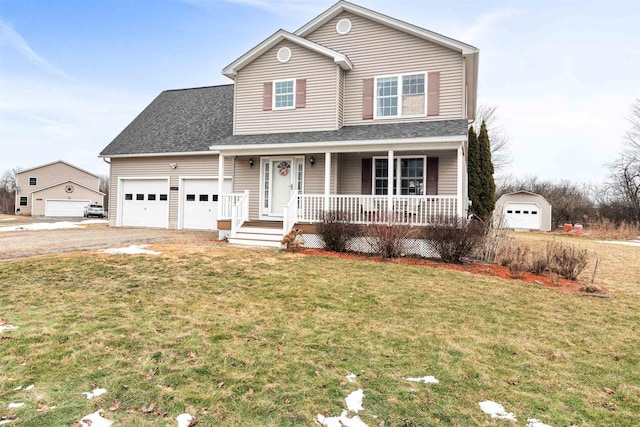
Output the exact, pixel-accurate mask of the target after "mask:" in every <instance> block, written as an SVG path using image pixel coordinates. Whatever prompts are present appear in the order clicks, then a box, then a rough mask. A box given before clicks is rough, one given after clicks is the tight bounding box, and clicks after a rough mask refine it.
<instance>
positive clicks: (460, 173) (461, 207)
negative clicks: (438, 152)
mask: <svg viewBox="0 0 640 427" xmlns="http://www.w3.org/2000/svg"><path fill="white" fill-rule="evenodd" d="M463 174H464V159H463V157H462V146H460V147H458V177H457V178H458V182H457V194H458V209H456V215H458V217H459V218H462V217H463V211H464V203H463V200H462V197H463V194H462V183H463V181H464V176H463Z"/></svg>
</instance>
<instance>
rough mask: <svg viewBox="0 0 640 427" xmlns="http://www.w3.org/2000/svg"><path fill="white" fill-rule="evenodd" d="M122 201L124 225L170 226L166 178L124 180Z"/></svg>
mask: <svg viewBox="0 0 640 427" xmlns="http://www.w3.org/2000/svg"><path fill="white" fill-rule="evenodd" d="M121 202H122V225H123V226H130V227H153V228H167V227H168V225H169V193H168V185H167V181H166V180H163V179H157V180H152V179H150V180H144V179H141V180H123V182H122V201H121Z"/></svg>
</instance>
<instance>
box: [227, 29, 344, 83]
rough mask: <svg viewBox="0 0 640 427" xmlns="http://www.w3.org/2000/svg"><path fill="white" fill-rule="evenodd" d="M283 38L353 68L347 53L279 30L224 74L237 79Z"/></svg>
mask: <svg viewBox="0 0 640 427" xmlns="http://www.w3.org/2000/svg"><path fill="white" fill-rule="evenodd" d="M283 40H286V41H288V42H291V43H294V44H296V45H298V46H301V47H304V48H306V49H309V50H311V51H313V52H316V53H319V54H321V55H324V56H326V57H329V58H331V59H333V62H334V63H336V64H337V65H338V66H340V68H342V69H343V70H351V69H353V64H352V63H351V61H350V60H349V58H347V56H346V55H343V54H341V53H340V52H336V51H335V50H332V49H329V48H327V47H324V46H322V45H319V44H318V43H314V42H312V41H309V40H306V39H304V38H302V37H298V36H296V35H294V34H291V33H289V32H288V31H285V30H278V31H277V32H276V33H275V34H273V35H272V36H271V37H269V38H267V39H266V40H264V41H263V42H262V43H260V44H259V45H257V46H256V47H254V48H253V49H251V50H250V51H249V52H247V53H245V54H244V55H242V56H241V57H240V58H238V59H236V60H235V61H233V62H232V63H231V64H229V65H227V66H226V67H225V68H224V69H223V70H222V74H223V75H225V76H227V77H229V78H230V79H232V80H235V77H236V75H237V74H238V71H240V70H241V69H242V68H244V67H246V66H247V65H249V64H250V63H251V62H253V61H254V60H255V59H257V58H258V57H260V56H261V55H262V54H264V53H265V52H267V51H268V50H269V49H271V48H273V47H274V46H275V45H277V44H278V43H280V42H281V41H283Z"/></svg>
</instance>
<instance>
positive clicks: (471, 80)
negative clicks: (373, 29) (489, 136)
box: [294, 1, 479, 119]
mask: <svg viewBox="0 0 640 427" xmlns="http://www.w3.org/2000/svg"><path fill="white" fill-rule="evenodd" d="M342 12H349V13H352V14H354V15H358V16H362V17H364V18H367V19H370V20H372V21H374V22H377V23H379V24H382V25H386V26H389V27H391V28H394V29H396V30H398V31H402V32H405V33H408V34H411V35H413V36H416V37H419V38H422V39H424V40H427V41H430V42H432V43H435V44H437V45H440V46H443V47H446V48H449V49H452V50H454V51H456V52H460V53H461V54H462V56H463V58H464V59H465V80H466V83H467V87H466V88H465V90H466V93H467V117H469V118H470V119H475V116H476V106H477V91H478V89H477V87H478V61H479V50H478V48H477V47H474V46H471V45H470V44H467V43H463V42H461V41H458V40H455V39H452V38H451V37H447V36H444V35H442V34H438V33H436V32H433V31H429V30H427V29H424V28H421V27H418V26H416V25H413V24H410V23H408V22H404V21H401V20H399V19H395V18H392V17H390V16H387V15H384V14H382V13H379V12H376V11H373V10H370V9H367V8H365V7H362V6H358V5H356V4H353V3H349V2H347V1H339V2H338V3H336V4H334V5H333V6H331V7H330V8H329V9H327V10H326V11H324V12H323V13H321V14H320V15H318V16H317V17H316V18H314V19H312V20H311V21H309V22H308V23H307V24H305V25H303V26H302V27H300V28H299V29H298V30H296V31H295V32H294V34H295V35H296V36H298V37H302V38H306V37H308V36H309V35H310V34H311V33H313V32H314V31H316V30H317V29H318V28H320V27H321V26H323V25H324V24H326V23H327V22H329V21H330V20H332V19H333V18H335V17H336V16H338V15H339V14H341V13H342Z"/></svg>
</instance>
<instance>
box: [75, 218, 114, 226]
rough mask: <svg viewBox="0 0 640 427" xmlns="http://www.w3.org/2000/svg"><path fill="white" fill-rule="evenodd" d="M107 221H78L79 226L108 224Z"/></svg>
mask: <svg viewBox="0 0 640 427" xmlns="http://www.w3.org/2000/svg"><path fill="white" fill-rule="evenodd" d="M108 223H109V221H108V220H106V219H85V220H84V221H80V225H89V224H108Z"/></svg>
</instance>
